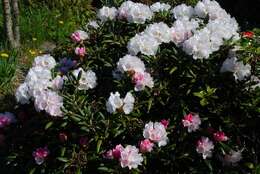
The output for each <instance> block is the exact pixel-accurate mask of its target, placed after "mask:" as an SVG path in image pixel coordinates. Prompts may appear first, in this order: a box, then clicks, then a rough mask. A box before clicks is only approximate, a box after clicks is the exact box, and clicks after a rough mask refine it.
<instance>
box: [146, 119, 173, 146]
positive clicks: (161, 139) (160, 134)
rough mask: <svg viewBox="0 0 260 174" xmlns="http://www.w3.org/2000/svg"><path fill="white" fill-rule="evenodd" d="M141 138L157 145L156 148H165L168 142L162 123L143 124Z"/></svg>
mask: <svg viewBox="0 0 260 174" xmlns="http://www.w3.org/2000/svg"><path fill="white" fill-rule="evenodd" d="M143 136H144V138H146V139H149V140H151V141H152V142H156V143H158V146H159V147H161V146H165V145H166V144H167V142H168V137H167V132H166V129H165V127H164V125H163V124H162V123H159V122H155V123H153V122H149V123H147V124H145V128H144V130H143Z"/></svg>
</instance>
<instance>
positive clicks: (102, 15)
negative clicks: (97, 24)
mask: <svg viewBox="0 0 260 174" xmlns="http://www.w3.org/2000/svg"><path fill="white" fill-rule="evenodd" d="M116 16H117V9H116V8H115V7H111V8H110V7H106V6H104V7H102V8H101V9H99V10H98V14H97V17H98V18H99V19H100V20H101V21H103V22H105V21H107V20H113V19H115V18H116Z"/></svg>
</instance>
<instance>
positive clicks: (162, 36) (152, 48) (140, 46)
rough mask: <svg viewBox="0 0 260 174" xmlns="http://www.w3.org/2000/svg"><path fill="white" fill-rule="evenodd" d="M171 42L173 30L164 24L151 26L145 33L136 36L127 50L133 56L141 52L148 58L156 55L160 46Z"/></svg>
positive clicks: (129, 43)
mask: <svg viewBox="0 0 260 174" xmlns="http://www.w3.org/2000/svg"><path fill="white" fill-rule="evenodd" d="M170 41H171V30H170V28H169V27H168V26H167V25H166V24H165V23H163V22H160V23H154V24H151V25H149V26H148V27H147V28H146V29H145V31H144V32H142V33H140V34H136V35H135V36H134V37H133V38H132V39H130V41H129V42H128V45H127V48H128V52H129V53H130V54H131V55H137V54H138V53H139V52H141V53H142V54H144V55H147V56H153V55H155V54H156V52H157V50H158V48H159V45H160V44H162V43H169V42H170Z"/></svg>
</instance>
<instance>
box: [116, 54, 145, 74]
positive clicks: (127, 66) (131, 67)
mask: <svg viewBox="0 0 260 174" xmlns="http://www.w3.org/2000/svg"><path fill="white" fill-rule="evenodd" d="M117 69H118V70H119V71H120V72H121V73H124V72H132V71H133V72H143V71H145V65H144V62H143V61H142V60H141V59H139V58H138V57H136V56H131V55H125V56H124V57H122V58H120V59H119V61H118V62H117Z"/></svg>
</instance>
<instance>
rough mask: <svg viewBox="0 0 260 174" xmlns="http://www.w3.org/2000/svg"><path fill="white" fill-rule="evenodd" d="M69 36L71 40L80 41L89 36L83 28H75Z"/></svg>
mask: <svg viewBox="0 0 260 174" xmlns="http://www.w3.org/2000/svg"><path fill="white" fill-rule="evenodd" d="M70 38H71V39H72V41H73V42H76V43H78V42H81V41H84V40H86V39H88V38H89V35H88V33H87V32H85V31H83V30H77V31H75V32H74V33H72V34H71V36H70Z"/></svg>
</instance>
